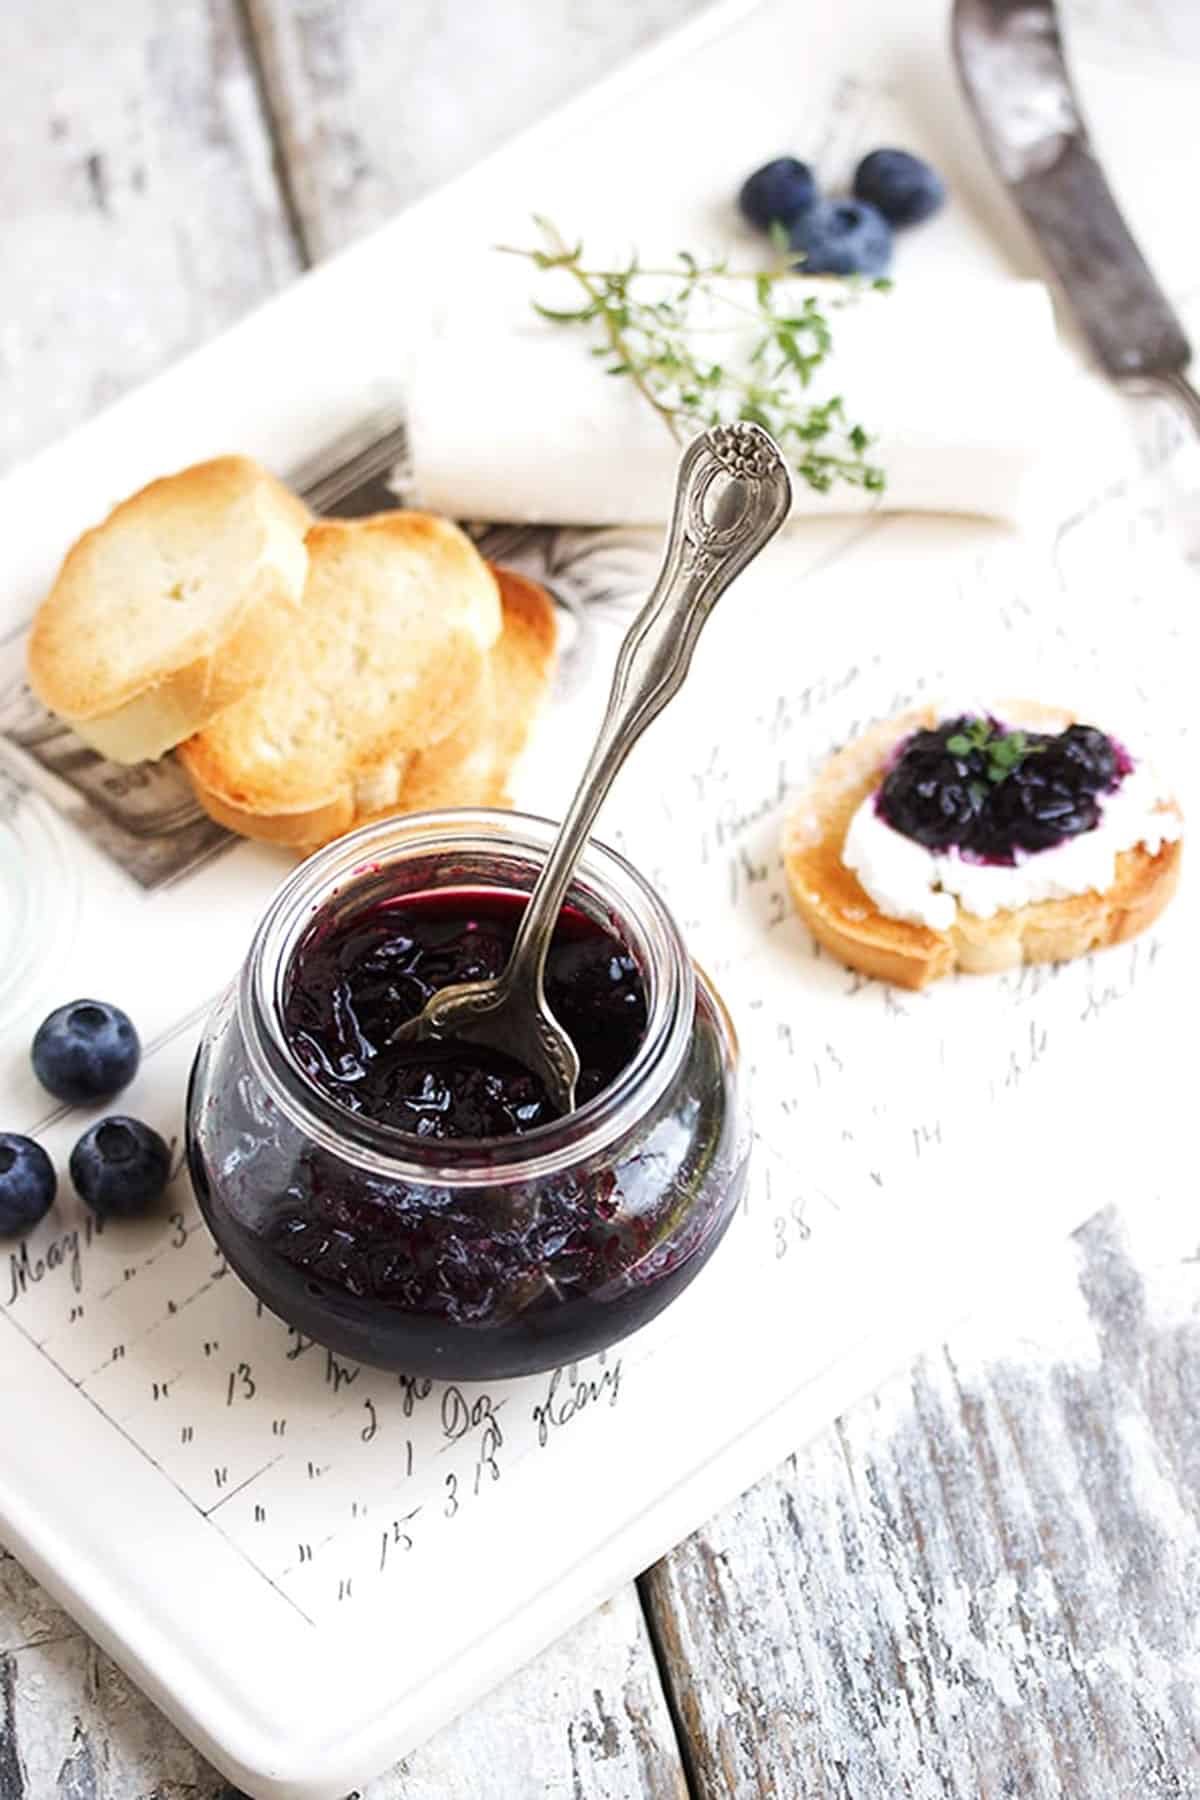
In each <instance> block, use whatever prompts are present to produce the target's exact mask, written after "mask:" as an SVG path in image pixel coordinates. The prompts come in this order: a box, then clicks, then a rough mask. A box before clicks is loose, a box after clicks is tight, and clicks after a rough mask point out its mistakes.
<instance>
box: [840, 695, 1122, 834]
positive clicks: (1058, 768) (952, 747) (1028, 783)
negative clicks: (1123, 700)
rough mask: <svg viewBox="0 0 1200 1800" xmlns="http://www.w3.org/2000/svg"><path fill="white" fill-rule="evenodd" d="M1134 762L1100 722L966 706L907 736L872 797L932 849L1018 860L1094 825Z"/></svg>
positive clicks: (897, 826)
mask: <svg viewBox="0 0 1200 1800" xmlns="http://www.w3.org/2000/svg"><path fill="white" fill-rule="evenodd" d="M1132 767H1133V762H1132V759H1131V758H1130V756H1129V754H1128V752H1127V751H1126V750H1125V749H1124V748H1123V747H1122V746H1121V745H1120V744H1118V743H1116V742H1115V740H1114V739H1112V738H1110V737H1108V736H1106V735H1105V733H1104V732H1102V731H1099V730H1097V729H1096V727H1095V726H1093V725H1070V726H1068V727H1067V728H1066V730H1064V731H1060V732H1059V733H1057V735H1055V734H1052V733H1049V732H1041V731H1022V730H1018V729H1014V728H1012V727H1010V726H1007V725H1004V724H1002V723H1001V722H1000V721H999V720H998V719H995V718H992V717H990V716H989V717H987V718H981V717H979V716H978V715H971V714H963V715H960V716H959V717H958V718H955V719H949V720H947V721H945V722H944V723H943V724H941V725H939V726H938V727H937V728H936V730H931V731H917V732H914V733H913V735H912V736H911V737H910V738H908V739H907V740H906V741H905V742H904V743H903V744H902V745H901V746H900V748H899V750H898V752H897V754H896V756H895V758H894V759H893V761H892V764H891V767H890V768H889V769H888V772H887V774H886V775H885V777H884V779H883V782H882V785H881V786H880V789H879V793H878V795H877V796H876V802H875V804H876V807H877V809H878V811H879V813H880V816H881V817H882V818H884V819H885V820H886V821H887V823H888V824H889V825H890V826H892V828H893V829H894V830H896V831H899V832H902V833H903V835H904V836H905V837H908V838H913V839H914V840H915V841H916V842H917V843H918V844H923V845H924V846H925V848H926V849H927V850H934V851H946V850H957V851H959V853H960V854H961V855H963V856H966V857H970V858H972V859H974V860H976V861H979V862H986V863H995V864H999V865H1002V866H1011V865H1012V864H1013V863H1015V862H1016V861H1017V860H1018V858H1019V857H1021V856H1026V855H1030V854H1032V853H1034V852H1036V851H1038V850H1049V849H1052V848H1053V847H1054V846H1055V845H1056V844H1061V843H1064V842H1065V841H1066V839H1068V838H1072V837H1078V836H1079V835H1080V834H1081V833H1083V832H1085V831H1091V830H1093V829H1094V828H1095V826H1096V825H1098V824H1099V822H1100V817H1101V813H1102V808H1103V802H1102V796H1103V795H1104V794H1110V793H1113V792H1115V790H1116V789H1117V788H1118V787H1119V786H1120V784H1121V782H1122V780H1123V779H1124V778H1125V776H1126V775H1128V774H1129V772H1130V770H1131V769H1132Z"/></svg>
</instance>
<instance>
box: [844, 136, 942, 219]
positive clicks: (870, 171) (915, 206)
mask: <svg viewBox="0 0 1200 1800" xmlns="http://www.w3.org/2000/svg"><path fill="white" fill-rule="evenodd" d="M854 192H855V194H856V195H857V197H858V198H859V199H860V200H865V201H866V202H867V204H868V205H869V206H873V207H875V209H876V210H877V211H878V212H881V213H882V214H883V216H884V218H885V219H887V220H889V221H890V222H891V223H892V224H893V225H916V224H919V222H920V221H921V220H922V219H928V218H930V217H931V216H932V215H933V214H934V213H935V212H936V211H937V210H938V207H939V206H941V204H942V202H943V201H944V200H945V198H946V184H945V182H944V181H943V180H942V178H941V176H940V175H938V174H936V173H935V172H934V170H933V169H931V168H930V166H929V164H928V163H927V162H922V161H921V158H920V157H919V156H913V155H911V154H910V152H909V151H907V150H872V152H871V154H870V155H869V156H864V157H863V159H862V161H861V162H860V163H859V165H858V167H857V169H855V171H854Z"/></svg>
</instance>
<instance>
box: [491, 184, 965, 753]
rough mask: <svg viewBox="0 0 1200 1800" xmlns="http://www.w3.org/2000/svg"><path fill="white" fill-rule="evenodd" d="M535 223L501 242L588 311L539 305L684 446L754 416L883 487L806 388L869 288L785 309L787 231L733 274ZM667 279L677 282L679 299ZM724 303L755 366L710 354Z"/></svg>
mask: <svg viewBox="0 0 1200 1800" xmlns="http://www.w3.org/2000/svg"><path fill="white" fill-rule="evenodd" d="M534 223H535V224H536V225H537V227H538V230H539V232H540V233H541V237H542V242H541V244H539V245H537V246H536V247H534V248H532V249H522V248H513V247H511V246H501V248H503V249H506V250H507V251H508V253H509V254H511V255H514V256H521V257H524V258H525V259H526V260H527V261H529V262H531V263H532V264H533V266H534V268H536V269H539V270H555V271H557V272H558V278H559V279H561V276H562V275H563V274H566V275H569V276H571V277H572V279H573V280H574V281H575V283H576V285H577V287H578V288H579V289H580V290H581V294H582V303H581V304H580V305H579V306H578V307H577V308H573V309H572V308H556V307H549V306H543V305H542V304H541V303H540V302H538V301H536V300H535V301H534V302H533V307H534V311H535V312H536V313H537V314H538V315H539V317H541V318H543V319H546V320H547V321H549V322H550V323H552V324H555V325H562V326H565V327H571V326H576V327H583V328H584V329H587V330H590V331H591V332H593V333H594V334H595V336H596V340H597V341H596V342H594V343H593V344H591V345H590V346H589V348H590V351H591V354H592V355H593V356H599V357H600V358H601V359H602V360H603V366H604V368H605V371H606V373H608V374H610V375H616V376H621V377H625V378H626V379H628V380H630V381H631V382H632V383H633V385H634V387H635V388H636V389H637V391H638V392H639V393H640V394H641V395H642V397H643V399H644V400H645V401H646V402H647V404H648V405H649V406H651V407H652V408H653V410H654V411H655V412H656V413H657V414H658V415H659V417H660V418H661V419H662V421H663V424H664V425H665V426H666V428H667V430H668V431H670V433H671V435H672V437H674V438H675V439H676V441H677V442H680V443H682V442H684V441H685V440H686V439H687V438H688V437H689V436H691V435H692V434H693V433H694V432H696V431H699V430H702V429H704V428H705V427H706V426H713V425H719V424H724V423H728V422H729V421H730V420H732V419H750V420H753V421H754V422H755V423H757V424H759V425H761V426H763V428H764V429H765V430H766V431H769V432H770V433H771V434H772V436H773V437H775V438H776V439H777V440H778V441H779V443H780V444H781V445H782V446H783V447H784V449H785V453H786V454H787V455H788V457H789V460H790V462H791V465H792V468H793V469H794V471H795V472H796V474H797V475H798V476H799V477H800V478H801V480H803V481H805V482H807V484H808V485H809V487H811V488H813V489H814V490H815V491H816V492H817V493H827V492H828V491H829V490H830V488H832V487H833V486H834V484H835V483H836V482H845V483H846V484H848V485H849V486H852V487H858V488H862V489H863V490H864V491H865V492H867V493H871V494H879V493H882V492H883V490H884V488H885V487H886V485H887V476H886V472H885V471H884V470H883V469H882V468H880V467H879V466H878V465H877V464H875V463H872V462H869V461H868V460H867V453H868V451H869V450H870V447H871V444H872V441H873V440H872V438H871V436H870V434H869V432H868V431H867V430H866V428H865V427H864V426H863V425H861V424H857V423H855V422H853V421H850V420H848V419H847V417H846V413H845V408H844V406H843V403H842V401H841V399H840V398H838V397H835V398H833V399H831V400H825V401H822V402H814V401H813V400H812V399H811V398H810V397H809V396H808V394H807V393H806V392H805V390H806V388H807V387H808V386H809V384H810V383H811V381H812V378H813V376H814V374H815V373H816V372H817V370H818V369H820V368H821V366H822V364H823V363H824V361H825V359H826V358H827V356H828V355H829V352H830V350H831V348H832V345H833V333H832V330H831V328H830V324H829V317H828V314H829V309H830V306H831V305H832V306H834V307H836V306H837V305H838V304H839V302H840V299H850V300H852V299H853V297H854V293H855V291H856V289H861V286H862V284H861V283H855V282H850V281H840V280H838V279H837V278H835V277H829V278H825V280H824V282H823V291H822V294H821V295H820V296H819V297H818V296H817V295H815V294H807V295H806V296H805V298H804V300H803V302H801V303H800V304H799V305H798V306H797V305H795V304H794V303H793V304H792V305H791V306H790V307H789V308H788V310H787V311H785V310H784V309H783V306H782V305H781V304H780V301H781V297H782V300H783V302H784V303H785V304H786V303H787V301H789V300H791V298H792V296H793V295H794V289H789V288H787V287H785V288H782V289H781V288H780V286H779V283H780V282H783V281H787V282H790V281H791V280H792V279H793V278H794V274H795V270H794V267H793V264H794V260H795V259H794V253H793V252H792V251H791V250H790V248H789V245H788V234H787V231H786V230H785V229H784V228H783V227H782V226H779V227H777V228H773V229H772V230H771V233H770V239H771V243H772V246H773V248H774V250H775V252H776V253H777V256H778V259H779V262H778V266H777V267H776V268H774V269H770V270H762V269H758V270H738V269H731V268H730V267H729V265H728V262H727V260H726V259H725V258H718V259H709V260H708V261H702V260H701V259H700V258H698V257H696V256H695V255H693V254H692V253H691V252H690V251H686V250H683V251H679V252H678V253H677V255H676V257H675V261H674V264H673V266H671V267H668V268H653V269H651V268H643V267H642V266H641V264H640V262H639V260H638V258H637V256H636V255H634V256H631V257H630V259H629V261H628V262H627V263H626V264H625V265H624V266H623V267H620V268H615V269H598V268H592V267H590V266H589V265H588V264H586V263H585V261H584V256H583V246H582V245H581V244H575V245H571V244H568V243H567V241H566V239H565V238H563V237H562V235H561V234H560V233H559V232H558V231H557V230H556V229H555V227H554V226H553V225H552V224H551V223H550V221H549V220H548V219H544V218H541V217H538V216H537V215H536V214H535V215H534ZM647 280H649V281H650V283H651V284H652V285H651V288H650V290H649V291H647V288H646V285H645V284H646V282H647ZM664 280H667V281H669V282H670V283H671V288H670V294H669V297H667V298H664V294H663V282H664ZM722 308H724V309H725V310H727V311H731V312H732V314H733V316H735V317H736V318H737V319H738V320H739V321H741V322H748V323H749V324H750V325H751V326H752V327H753V336H752V339H751V342H750V348H749V361H748V365H743V368H742V369H740V370H735V369H731V368H729V367H727V366H726V365H724V364H722V363H718V362H713V361H711V360H710V358H709V357H708V356H707V355H706V354H705V348H706V338H707V334H708V333H709V332H710V331H711V326H712V317H713V313H714V311H718V312H719V311H720V310H721V309H722ZM693 310H695V312H698V313H699V314H700V315H701V317H700V319H699V321H697V320H695V319H694V317H693ZM983 723H984V740H983V741H986V737H987V731H988V728H987V725H986V721H985V722H983ZM978 747H981V746H978Z"/></svg>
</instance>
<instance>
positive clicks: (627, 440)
mask: <svg viewBox="0 0 1200 1800" xmlns="http://www.w3.org/2000/svg"><path fill="white" fill-rule="evenodd" d="M798 285H799V284H798ZM809 285H810V286H811V285H812V284H809ZM824 291H825V292H826V293H828V292H829V289H828V287H827V286H826V288H825V290H824ZM829 317H830V322H831V324H832V328H833V348H832V351H831V352H830V355H829V357H828V360H827V362H826V364H825V365H824V366H823V367H822V369H821V370H820V371H819V372H818V375H817V377H816V378H815V379H814V384H813V387H812V388H811V389H808V390H805V394H806V395H809V396H810V397H811V398H812V399H814V400H820V399H823V398H827V397H828V396H829V395H830V394H834V393H836V394H839V395H841V396H842V397H843V400H844V403H845V410H846V418H847V420H848V421H850V422H860V423H861V424H862V425H863V426H864V427H865V428H866V430H867V431H868V432H869V433H870V435H871V437H872V440H873V442H872V446H871V449H870V451H869V460H870V461H871V462H873V463H875V464H877V465H878V466H880V467H882V469H883V470H884V473H885V478H886V486H885V489H884V491H883V493H882V495H878V494H873V493H869V492H864V491H863V490H862V489H860V488H855V487H852V486H850V485H849V484H848V483H845V482H839V483H837V484H836V485H835V486H834V487H833V488H832V490H831V491H830V492H829V493H827V494H823V495H822V494H817V493H815V492H814V491H813V489H811V488H810V487H808V486H807V485H806V484H804V483H803V482H799V481H798V482H797V483H796V498H795V515H797V516H804V515H807V514H809V513H840V512H855V511H866V510H869V509H871V508H874V507H878V506H881V505H882V506H883V507H884V508H886V509H887V510H889V511H910V510H915V511H922V512H949V513H974V514H981V515H985V516H990V517H995V518H1001V519H1007V520H1014V521H1015V520H1020V519H1022V518H1023V517H1026V516H1027V515H1028V514H1029V513H1030V511H1031V510H1040V508H1039V506H1038V490H1039V488H1043V489H1044V486H1045V483H1044V482H1043V480H1042V477H1043V476H1044V475H1045V472H1046V467H1047V461H1048V458H1049V457H1052V456H1053V455H1054V452H1055V448H1056V444H1057V447H1058V448H1059V449H1060V450H1061V442H1062V439H1061V429H1060V428H1061V421H1062V417H1063V413H1064V411H1065V408H1066V398H1065V396H1066V380H1065V376H1064V363H1063V360H1062V357H1061V353H1060V351H1059V348H1058V343H1057V339H1056V335H1055V328H1054V315H1053V309H1052V307H1051V303H1050V298H1049V295H1048V294H1047V292H1046V290H1045V288H1044V287H1042V286H1041V285H1040V284H1039V283H1037V282H1031V281H1010V280H987V279H971V280H963V281H951V282H947V281H938V282H936V283H924V284H922V283H920V282H914V281H909V280H905V281H904V282H903V283H901V284H900V285H898V286H897V287H895V288H893V289H891V290H890V291H888V292H875V291H866V292H862V293H860V294H856V295H854V294H852V295H851V296H850V297H849V298H848V299H847V301H846V302H845V304H841V305H839V306H838V307H837V309H836V310H834V311H832V312H830V314H829ZM726 330H727V336H728V342H727V343H725V342H723V341H722V339H721V336H720V333H719V332H718V333H715V334H714V332H713V331H712V329H711V327H710V328H709V330H708V331H707V332H706V335H705V337H704V340H703V343H702V346H701V347H702V349H703V352H704V354H705V355H706V356H708V357H711V358H713V359H714V360H720V361H722V362H724V363H726V364H729V363H733V364H735V365H736V361H737V358H738V357H739V356H744V355H745V354H747V353H748V350H749V346H750V344H751V342H752V341H753V338H752V337H748V336H747V333H746V329H745V328H744V327H737V326H733V327H726ZM594 331H595V327H594V325H593V326H591V327H588V328H584V327H580V326H576V325H571V326H565V325H557V324H551V323H548V322H546V321H544V320H542V319H540V318H539V317H538V316H537V315H536V314H535V313H533V311H532V309H530V308H529V307H528V305H527V303H526V304H524V305H523V306H522V307H521V308H520V309H519V310H517V309H515V308H514V309H513V311H512V313H511V315H510V314H509V313H508V310H507V309H505V310H504V311H503V312H502V314H501V317H500V320H499V322H498V323H496V324H492V325H488V324H486V323H485V324H482V325H481V322H480V317H479V309H478V308H475V309H473V310H472V311H471V312H470V314H469V315H468V313H467V312H466V311H465V310H460V309H458V308H456V307H454V306H451V307H450V308H448V309H447V310H445V311H444V312H443V314H442V315H441V316H440V317H437V318H436V319H435V321H434V323H433V324H432V325H431V329H430V333H429V338H428V341H427V342H423V343H421V344H420V345H419V346H418V347H416V354H415V356H414V358H413V366H412V370H411V375H410V382H409V396H408V400H409V430H410V443H411V450H412V470H413V497H414V498H415V500H416V501H417V503H418V504H421V505H424V506H426V507H428V508H430V509H431V510H434V511H438V512H445V513H450V514H452V515H454V516H455V517H458V518H467V519H489V520H496V521H501V522H510V523H516V522H546V523H555V524H564V525H613V524H626V525H657V524H661V523H662V522H663V521H664V520H665V519H666V518H667V515H668V512H669V509H670V505H671V496H672V491H673V487H674V475H675V467H676V464H677V462H678V458H679V450H680V446H679V445H678V444H677V443H676V442H675V441H674V439H673V438H672V436H671V433H670V431H669V430H668V429H667V427H666V425H665V424H664V422H663V420H662V419H661V418H660V417H659V416H658V415H657V414H656V413H655V412H654V411H653V410H652V408H651V407H650V406H649V405H648V404H647V402H646V400H645V399H644V398H643V396H642V395H640V394H639V393H638V392H637V391H636V390H635V388H634V386H633V384H632V383H631V382H630V381H628V380H627V379H624V378H621V377H614V376H611V375H607V374H605V372H604V366H603V361H602V359H600V358H597V357H595V356H592V355H590V354H589V345H590V344H592V343H594V342H595V341H596V339H595V337H594V336H593V335H592V333H593V332H594Z"/></svg>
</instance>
